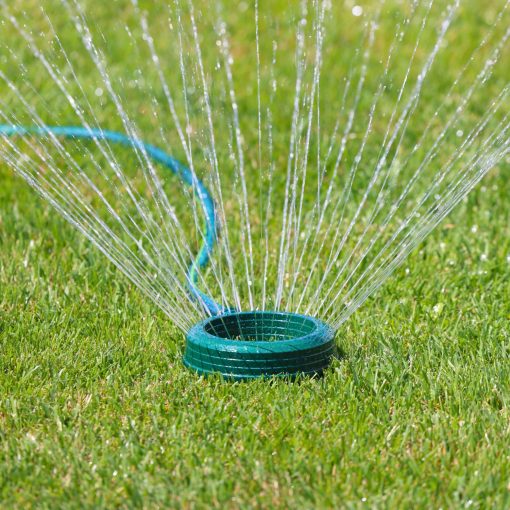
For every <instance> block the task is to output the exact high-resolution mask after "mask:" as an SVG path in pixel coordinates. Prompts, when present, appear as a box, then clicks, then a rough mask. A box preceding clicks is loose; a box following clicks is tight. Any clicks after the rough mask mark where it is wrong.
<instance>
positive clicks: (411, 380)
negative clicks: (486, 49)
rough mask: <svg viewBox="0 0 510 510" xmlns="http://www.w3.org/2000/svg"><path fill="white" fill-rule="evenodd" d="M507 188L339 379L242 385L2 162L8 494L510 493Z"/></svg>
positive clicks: (192, 503)
mask: <svg viewBox="0 0 510 510" xmlns="http://www.w3.org/2000/svg"><path fill="white" fill-rule="evenodd" d="M473 5H476V3H475V2H473ZM472 22H473V23H475V21H473V20H472ZM465 44H468V43H467V42H465ZM77 58H78V57H77ZM123 58H124V59H126V60H128V56H126V55H124V56H123ZM29 59H30V58H29V57H28V56H27V60H28V61H29ZM41 86H42V87H43V92H44V91H45V90H46V89H44V87H46V86H48V85H44V84H41ZM90 86H91V87H92V86H94V85H93V84H91V85H90ZM48 87H49V86H48ZM48 93H49V92H48ZM56 100H58V98H56ZM252 100H253V98H252ZM366 101H370V98H367V99H366ZM252 115H253V113H252ZM107 119H108V112H107V110H105V112H104V117H103V120H105V121H106V120H107ZM281 127H282V129H286V128H287V124H281ZM250 136H252V139H255V138H253V137H256V133H254V134H251V135H250ZM452 150H453V147H452ZM509 194H510V181H508V179H506V177H505V174H504V172H500V171H498V170H497V169H496V170H495V171H493V172H492V173H491V174H490V175H489V176H488V177H487V178H486V179H485V180H484V182H483V183H482V186H481V187H479V188H477V189H476V190H475V191H474V192H473V193H472V194H471V195H470V197H469V199H468V200H467V201H466V202H464V203H462V204H461V206H460V208H459V209H457V210H456V212H455V213H454V214H452V215H451V216H450V217H449V218H448V219H447V220H446V221H445V222H444V223H443V225H442V226H441V227H440V228H438V229H437V230H436V231H435V233H433V234H432V235H431V236H430V237H429V238H428V239H427V240H426V242H425V243H424V244H423V245H422V246H421V247H420V249H419V250H418V251H416V252H415V253H414V254H413V255H412V256H411V257H410V258H409V259H408V261H407V262H406V263H405V264H404V266H403V267H402V268H401V270H399V271H398V272H397V273H396V274H395V275H394V277H393V278H392V279H391V280H390V281H388V282H387V284H386V285H385V286H384V288H383V289H381V290H380V291H379V292H378V293H377V294H376V295H375V296H374V297H373V299H371V300H369V301H368V302H367V303H366V304H365V305H364V306H363V307H362V309H360V310H359V311H358V312H357V313H356V314H355V315H354V316H353V317H352V318H351V320H350V321H349V322H348V323H347V324H346V325H345V327H344V328H343V329H342V330H341V331H340V332H339V334H338V344H339V346H340V348H341V350H342V351H343V357H342V358H341V359H339V360H337V361H335V362H334V364H333V366H332V368H331V369H330V370H328V371H327V373H326V374H325V376H324V377H323V378H321V379H314V380H301V381H297V382H293V383H289V382H286V381H282V380H275V381H271V382H267V381H252V382H249V383H228V384H227V383H225V382H223V381H222V380H221V379H219V378H208V379H203V378H199V377H197V376H195V375H194V374H192V373H190V372H188V371H187V370H186V369H185V368H184V367H183V365H182V363H181V355H182V349H183V344H184V339H183V336H182V334H181V333H179V332H178V331H177V330H176V329H175V328H174V327H173V326H172V324H170V323H169V322H168V320H166V318H165V316H164V315H163V314H162V313H161V312H160V311H158V309H157V308H156V307H155V306H154V305H153V304H151V303H149V302H147V300H146V299H144V298H143V297H142V296H141V295H140V293H139V292H138V291H137V290H136V289H135V288H133V287H132V286H131V285H130V284H129V282H128V281H127V280H126V279H125V278H124V277H122V276H121V275H120V274H119V273H118V272H117V271H116V270H115V269H114V268H113V267H112V266H111V265H110V264H108V263H106V262H105V258H104V257H103V256H102V255H101V254H100V253H99V252H98V251H96V250H95V249H93V248H92V247H91V246H90V245H89V244H88V243H87V242H85V241H84V240H83V239H82V238H81V237H80V236H79V235H78V233H77V232H75V231H74V230H73V229H72V228H71V227H70V226H69V225H68V224H67V223H66V222H65V221H64V220H63V219H61V218H59V217H58V216H57V215H56V214H55V213H54V212H53V211H52V210H51V208H50V207H49V205H48V204H46V203H44V202H43V201H41V200H39V199H37V198H36V196H35V194H34V193H33V192H32V191H31V190H30V189H29V188H28V187H27V185H26V184H25V183H24V182H23V181H22V180H21V179H19V178H16V177H14V176H13V175H12V173H11V172H10V170H9V169H8V168H6V166H5V165H3V166H0V506H1V507H3V508H26V507H28V506H33V507H38V508H82V507H89V508H115V507H126V508H131V507H134V508H137V507H140V508H157V507H160V508H167V507H185V508H186V507H189V508H209V507H217V508H238V507H265V508H269V507H275V508H289V507H293V508H322V507H336V508H338V507H344V506H345V507H348V508H357V507H360V508H367V507H369V508H431V507H433V508H440V507H442V508H464V507H469V508H508V507H509V506H510V476H509V473H510V454H509V450H508V445H509V444H510V425H509V423H510V407H509V406H510V361H509V359H510V358H509V357H510V334H509V328H508V324H509V319H510V300H509V287H508V281H509V278H510V262H509V260H510V259H509V258H508V257H509V256H510V235H509V234H510V228H509V224H510V223H509V220H510V203H509V201H508V196H509ZM475 225H476V228H473V227H474V226H475ZM475 230H476V232H475Z"/></svg>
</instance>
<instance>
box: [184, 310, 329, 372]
mask: <svg viewBox="0 0 510 510" xmlns="http://www.w3.org/2000/svg"><path fill="white" fill-rule="evenodd" d="M334 336H335V332H334V330H333V329H332V328H331V327H329V326H328V325H327V324H325V323H324V322H322V321H320V320H318V319H315V318H313V317H308V316H306V315H300V314H295V313H286V312H239V313H238V312H235V313H229V314H225V315H222V316H219V317H212V318H209V319H207V320H205V321H203V322H200V323H199V324H197V325H196V326H194V327H193V328H192V329H191V330H190V331H189V332H188V334H187V336H186V351H185V353H184V364H185V365H186V366H187V367H189V368H191V369H193V370H196V371H197V372H198V373H200V374H204V375H206V374H211V373H220V374H222V375H223V376H224V377H226V378H230V379H251V378H254V377H269V376H273V375H279V376H296V375H298V374H309V375H313V374H319V373H321V372H322V371H323V370H324V369H325V368H326V367H327V366H328V365H329V364H330V362H331V359H332V357H333V355H334V353H335V344H334Z"/></svg>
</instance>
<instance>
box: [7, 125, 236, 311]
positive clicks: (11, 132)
mask: <svg viewBox="0 0 510 510" xmlns="http://www.w3.org/2000/svg"><path fill="white" fill-rule="evenodd" d="M50 133H51V134H54V135H56V136H62V137H65V138H81V139H88V140H108V141H109V142H112V143H115V144H118V145H123V146H125V147H130V148H133V149H141V150H143V151H145V152H146V153H147V155H148V156H149V157H150V158H151V159H152V160H154V161H156V162H157V163H160V164H161V165H163V166H164V167H165V168H167V169H168V170H170V171H171V172H173V173H174V174H175V175H177V176H178V177H179V179H181V181H182V182H184V183H185V184H188V185H190V186H191V187H192V188H193V190H194V192H195V193H196V195H197V197H198V200H199V202H200V204H201V206H202V210H203V212H204V216H205V227H204V232H203V241H202V245H201V247H200V250H199V251H198V254H197V256H196V257H195V259H194V260H193V262H192V263H191V264H190V266H189V269H188V273H187V275H186V279H187V281H188V288H189V292H190V295H191V296H192V297H193V299H195V300H196V301H197V302H199V303H200V304H201V305H202V306H203V308H204V310H205V311H206V312H207V313H209V314H210V315H213V316H215V315H219V314H221V313H223V312H225V311H229V310H228V309H225V308H224V307H223V306H221V305H220V304H218V303H217V302H216V301H214V299H213V298H212V297H211V296H208V295H207V294H205V293H203V292H202V291H200V289H199V288H198V286H197V285H198V276H199V272H200V270H201V269H204V268H205V267H206V266H207V264H208V263H209V261H210V259H211V254H212V251H213V250H214V245H215V244H216V241H217V225H216V213H215V208H214V201H213V199H212V197H211V194H210V193H209V191H208V189H207V188H206V187H205V185H204V183H203V182H202V181H201V180H200V179H198V178H197V177H196V176H195V175H194V174H193V173H192V172H191V170H190V169H189V168H187V167H186V166H184V165H183V164H182V163H180V162H179V161H177V160H176V159H175V158H173V157H172V156H170V155H169V154H167V153H166V152H164V151H163V150H161V149H158V148H157V147H155V146H154V145H150V144H148V143H145V142H143V141H141V140H137V139H135V138H131V137H129V136H126V135H123V134H122V133H118V132H115V131H108V130H103V129H91V128H84V127H76V126H43V127H24V126H9V125H0V135H3V136H15V135H36V136H44V135H47V134H50Z"/></svg>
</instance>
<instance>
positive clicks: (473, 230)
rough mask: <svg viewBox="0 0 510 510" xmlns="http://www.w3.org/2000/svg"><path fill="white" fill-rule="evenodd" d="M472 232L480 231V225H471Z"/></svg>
mask: <svg viewBox="0 0 510 510" xmlns="http://www.w3.org/2000/svg"><path fill="white" fill-rule="evenodd" d="M471 232H472V233H473V234H476V233H477V232H478V225H473V226H472V227H471Z"/></svg>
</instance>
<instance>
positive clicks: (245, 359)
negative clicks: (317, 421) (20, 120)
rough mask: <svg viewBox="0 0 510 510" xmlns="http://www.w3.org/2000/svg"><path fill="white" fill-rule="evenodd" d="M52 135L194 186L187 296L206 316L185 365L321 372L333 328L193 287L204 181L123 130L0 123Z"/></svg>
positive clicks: (236, 376)
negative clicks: (140, 158)
mask: <svg viewBox="0 0 510 510" xmlns="http://www.w3.org/2000/svg"><path fill="white" fill-rule="evenodd" d="M48 134H53V135H55V136H62V137H64V138H71V139H76V138H80V139H88V140H107V141H109V142H112V143H114V144H117V145H123V146H125V147H130V148H133V149H140V150H142V151H144V152H145V153H146V154H147V155H148V156H149V157H150V158H151V159H152V160H154V161H155V162H157V163H159V164H161V165H163V166H164V167H165V168H167V169H168V170H170V171H171V172H173V173H174V174H175V175H177V176H178V177H179V178H180V179H181V181H182V182H183V183H185V184H187V185H189V186H191V187H192V188H193V191H194V193H196V196H197V198H198V200H199V202H200V204H201V207H202V210H203V212H204V216H205V227H204V232H203V236H202V238H203V241H202V245H201V247H200V249H199V251H198V254H197V255H196V257H195V259H194V260H193V261H192V263H191V264H190V266H189V268H188V272H187V274H186V279H187V282H188V289H189V293H190V295H191V297H192V298H193V299H194V300H195V301H197V302H198V303H200V304H201V306H202V307H203V308H204V311H205V312H206V313H207V314H208V315H209V316H210V317H209V318H208V319H206V320H204V321H202V322H200V323H199V324H196V325H195V326H194V327H192V328H191V329H190V330H189V331H188V333H187V335H186V350H185V353H184V357H183V361H184V364H185V365H186V366H187V367H189V368H191V369H193V370H195V371H196V372H198V373H199V374H202V375H209V374H213V373H220V374H221V375H222V376H223V377H225V378H227V379H232V380H240V379H252V378H257V377H271V376H290V377H295V376H297V375H298V374H302V375H314V374H321V373H322V371H323V370H324V369H325V368H326V367H327V366H328V365H329V363H330V362H331V359H332V358H333V356H334V353H335V344H334V336H335V331H334V330H333V329H332V328H331V327H330V326H328V325H327V324H326V323H324V322H322V321H320V320H318V319H316V318H314V317H309V316H306V315H300V314H297V313H289V312H277V311H274V312H273V311H252V312H239V311H236V310H235V309H231V308H225V307H223V306H221V305H220V304H219V303H217V302H216V301H215V300H214V299H213V298H212V297H211V296H209V295H207V294H205V293H203V292H202V291H201V290H200V289H199V288H198V286H197V285H198V278H199V272H200V270H201V269H203V268H205V267H206V266H207V264H208V263H209V261H210V258H211V254H212V251H213V249H214V246H215V244H216V242H217V224H216V213H215V206H214V201H213V199H212V197H211V194H210V193H209V191H208V189H207V188H206V186H205V185H204V183H203V182H202V181H201V180H200V179H198V178H197V177H196V175H195V174H194V173H193V172H192V171H191V170H190V169H189V168H187V167H186V166H184V165H183V164H182V163H180V162H179V161H178V160H176V159H175V158H173V157H172V156H170V155H168V154H167V153H166V152H164V151H163V150H161V149H159V148H157V147H155V146H154V145H150V144H148V143H145V142H143V141H140V140H138V139H135V138H131V137H129V136H126V135H124V134H122V133H118V132H115V131H108V130H102V129H91V128H85V127H76V126H42V127H24V126H10V125H0V136H1V135H3V136H15V135H36V136H45V135H48Z"/></svg>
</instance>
